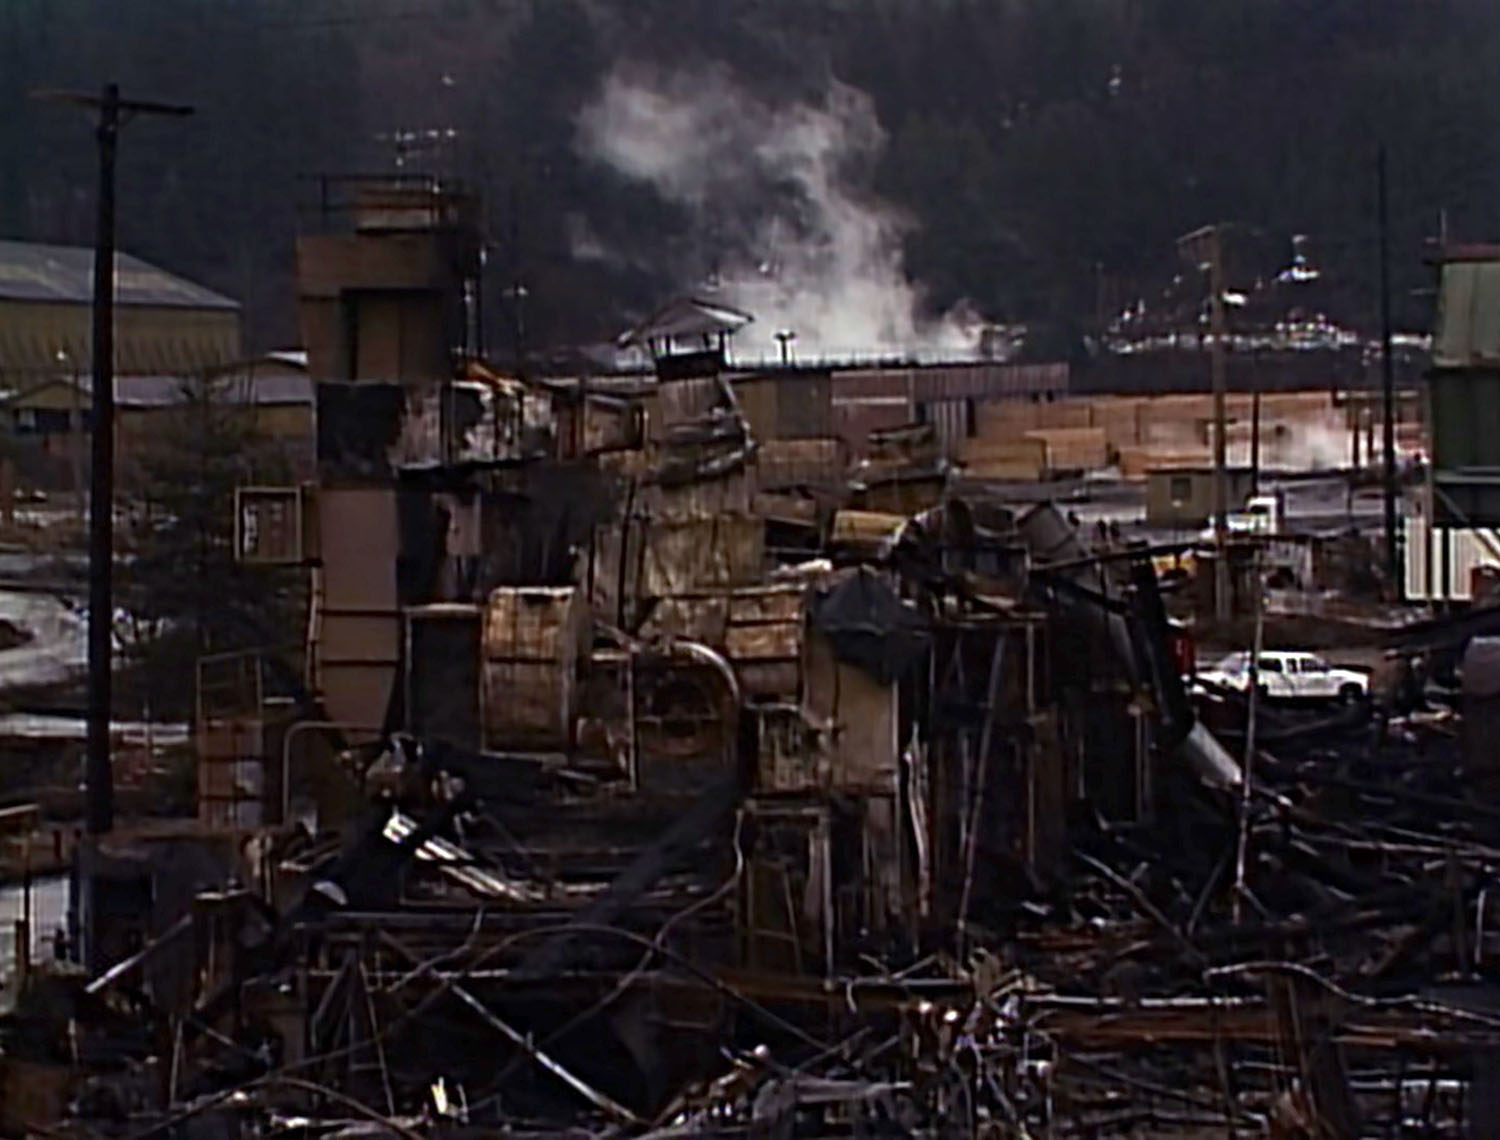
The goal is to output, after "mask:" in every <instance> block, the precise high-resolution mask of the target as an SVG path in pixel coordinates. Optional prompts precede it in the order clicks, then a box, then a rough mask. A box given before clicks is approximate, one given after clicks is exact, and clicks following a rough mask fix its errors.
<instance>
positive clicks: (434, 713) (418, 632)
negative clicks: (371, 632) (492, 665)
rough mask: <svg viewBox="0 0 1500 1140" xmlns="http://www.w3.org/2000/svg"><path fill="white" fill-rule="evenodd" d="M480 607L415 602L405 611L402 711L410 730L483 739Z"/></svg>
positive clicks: (474, 741)
mask: <svg viewBox="0 0 1500 1140" xmlns="http://www.w3.org/2000/svg"><path fill="white" fill-rule="evenodd" d="M483 626H484V611H483V610H482V609H481V608H480V607H479V606H472V605H433V606H418V607H414V608H412V609H410V610H408V611H407V613H406V716H407V727H408V728H409V729H410V730H411V733H412V735H413V736H416V737H418V738H419V739H423V740H442V741H446V742H448V743H451V744H457V745H459V746H460V747H463V748H470V749H477V748H479V747H480V746H481V744H482V742H483V723H484V707H483V706H484V702H483V691H484V687H483V685H481V683H480V660H481V656H482V653H483V649H482V638H483Z"/></svg>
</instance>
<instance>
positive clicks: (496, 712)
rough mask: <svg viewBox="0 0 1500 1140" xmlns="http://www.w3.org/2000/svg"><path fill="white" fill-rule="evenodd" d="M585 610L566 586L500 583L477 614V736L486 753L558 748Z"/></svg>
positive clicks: (566, 740)
mask: <svg viewBox="0 0 1500 1140" xmlns="http://www.w3.org/2000/svg"><path fill="white" fill-rule="evenodd" d="M588 636H589V616H588V609H587V606H586V605H585V603H584V599H583V597H582V595H581V594H580V592H579V591H578V590H576V589H574V588H573V587H571V586H553V587H526V586H502V587H501V588H500V589H497V590H495V591H494V592H493V593H492V594H491V595H490V598H489V602H488V604H487V606H486V607H485V613H484V633H483V651H484V664H483V683H482V690H483V697H482V701H483V709H484V739H485V743H486V745H487V746H489V747H491V748H505V747H530V748H535V747H542V748H566V747H568V745H569V744H570V742H571V740H572V735H573V711H574V704H575V696H576V693H577V672H578V660H579V657H580V656H582V655H583V654H584V653H585V652H586V650H587V645H588V641H587V639H588Z"/></svg>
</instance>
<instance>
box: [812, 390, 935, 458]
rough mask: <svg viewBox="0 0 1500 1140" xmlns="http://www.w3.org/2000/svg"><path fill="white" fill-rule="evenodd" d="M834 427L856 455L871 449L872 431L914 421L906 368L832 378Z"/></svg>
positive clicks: (835, 432)
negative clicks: (900, 370)
mask: <svg viewBox="0 0 1500 1140" xmlns="http://www.w3.org/2000/svg"><path fill="white" fill-rule="evenodd" d="M830 403H831V404H832V406H833V431H834V434H835V435H837V436H839V438H841V439H842V440H843V441H844V442H845V443H846V444H847V445H848V447H849V450H850V452H852V453H853V454H855V455H863V454H865V452H866V451H867V450H868V447H869V442H870V432H872V431H877V430H879V429H881V428H891V427H899V426H901V425H902V424H907V423H911V421H912V419H913V418H914V417H913V415H912V406H911V395H910V391H909V385H908V383H907V375H906V373H905V372H895V371H890V370H882V371H872V372H841V373H839V374H837V375H836V376H835V377H834V378H833V382H832V399H831V400H830Z"/></svg>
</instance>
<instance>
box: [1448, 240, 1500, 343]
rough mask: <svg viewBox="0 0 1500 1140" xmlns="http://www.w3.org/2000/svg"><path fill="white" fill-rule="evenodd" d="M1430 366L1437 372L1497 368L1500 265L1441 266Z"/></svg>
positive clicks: (1499, 319) (1462, 264)
mask: <svg viewBox="0 0 1500 1140" xmlns="http://www.w3.org/2000/svg"><path fill="white" fill-rule="evenodd" d="M1432 362H1433V364H1434V365H1436V366H1437V367H1439V368H1463V367H1467V366H1471V365H1475V364H1490V365H1495V364H1500V262H1494V261H1460V262H1450V263H1449V264H1447V265H1444V266H1443V272H1442V281H1441V284H1440V285H1439V289H1438V308H1437V325H1436V328H1435V330H1434V332H1433V337H1432Z"/></svg>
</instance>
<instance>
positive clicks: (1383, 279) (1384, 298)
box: [1375, 147, 1401, 596]
mask: <svg viewBox="0 0 1500 1140" xmlns="http://www.w3.org/2000/svg"><path fill="white" fill-rule="evenodd" d="M1375 177H1376V182H1377V188H1378V190H1379V198H1380V380H1381V394H1382V395H1383V397H1384V404H1385V406H1384V408H1383V412H1384V415H1385V425H1384V426H1385V433H1384V434H1385V440H1384V443H1385V470H1384V476H1385V477H1384V479H1383V480H1382V483H1383V485H1384V489H1385V572H1386V580H1387V581H1388V582H1389V583H1390V588H1391V589H1392V590H1395V591H1396V593H1397V596H1400V584H1399V583H1400V577H1399V575H1400V572H1401V566H1400V560H1399V557H1398V555H1397V547H1396V490H1397V488H1396V376H1395V366H1394V363H1393V362H1392V360H1391V210H1390V199H1389V196H1388V194H1387V191H1386V161H1385V147H1381V148H1380V154H1379V156H1378V157H1377V159H1376V162H1375Z"/></svg>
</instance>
